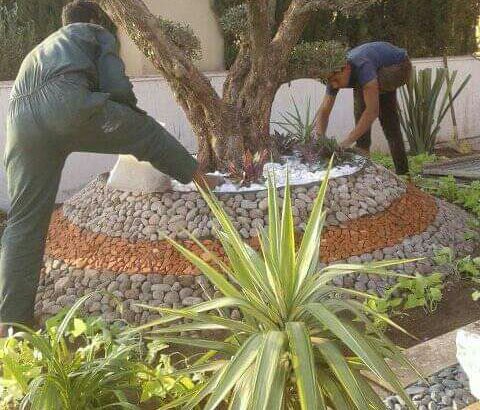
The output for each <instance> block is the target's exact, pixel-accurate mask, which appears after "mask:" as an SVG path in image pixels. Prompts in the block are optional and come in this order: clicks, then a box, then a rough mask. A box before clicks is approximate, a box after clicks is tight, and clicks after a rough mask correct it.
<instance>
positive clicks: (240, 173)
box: [229, 150, 269, 186]
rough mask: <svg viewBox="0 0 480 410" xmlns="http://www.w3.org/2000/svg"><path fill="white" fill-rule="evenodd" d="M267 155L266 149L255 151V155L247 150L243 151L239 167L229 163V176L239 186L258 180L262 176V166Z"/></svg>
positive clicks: (248, 184)
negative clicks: (240, 166)
mask: <svg viewBox="0 0 480 410" xmlns="http://www.w3.org/2000/svg"><path fill="white" fill-rule="evenodd" d="M268 155H269V152H268V150H264V151H262V152H257V153H255V155H252V153H251V152H250V151H249V150H247V151H245V153H244V154H243V164H242V168H240V169H239V168H238V167H236V166H235V165H234V164H230V166H229V178H230V179H232V180H233V181H236V182H237V183H238V184H240V185H241V186H250V185H251V184H252V183H254V182H259V181H260V180H261V179H262V178H263V167H264V165H265V163H266V162H267V159H268Z"/></svg>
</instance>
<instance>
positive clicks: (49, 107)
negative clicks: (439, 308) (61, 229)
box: [0, 77, 197, 325]
mask: <svg viewBox="0 0 480 410" xmlns="http://www.w3.org/2000/svg"><path fill="white" fill-rule="evenodd" d="M72 152H97V153H109V154H132V155H134V156H135V157H137V158H138V159H139V160H141V161H149V162H151V163H152V165H153V166H155V167H156V168H157V169H159V170H160V171H162V172H164V173H166V174H169V175H171V176H172V177H174V178H176V179H178V180H179V181H181V182H185V183H186V182H189V181H190V180H191V178H192V175H193V173H194V171H195V169H196V167H197V163H196V161H195V159H194V158H192V156H191V155H190V154H189V153H188V152H187V151H186V149H185V148H184V147H183V146H182V145H181V144H180V143H179V142H177V140H176V139H175V138H174V137H173V136H171V135H170V134H169V133H168V132H167V131H166V130H165V129H164V128H163V127H162V126H161V125H160V124H158V123H157V122H156V121H155V120H154V119H153V118H151V117H149V116H147V115H145V114H142V113H140V112H139V111H138V110H136V109H134V108H131V107H129V106H127V105H123V104H118V103H116V102H114V101H112V100H110V99H109V97H108V95H106V94H102V93H92V92H90V91H89V90H88V89H87V88H86V87H84V86H82V85H77V84H75V83H74V82H72V81H71V79H65V78H62V77H59V78H57V79H54V80H53V81H50V82H49V83H47V84H44V85H42V86H41V87H38V89H36V90H35V91H34V92H32V93H30V94H28V95H23V96H13V98H12V100H11V103H10V109H9V114H8V120H7V144H6V150H5V167H6V175H7V183H8V191H9V196H10V199H11V208H10V211H9V215H8V222H7V227H6V229H5V232H4V235H3V238H2V250H1V258H0V322H1V323H23V324H27V325H31V324H32V323H33V318H34V304H35V296H36V291H37V287H38V282H39V275H40V270H41V267H42V264H43V254H44V249H45V242H46V237H47V232H48V226H49V223H50V218H51V214H52V212H53V209H54V205H55V197H56V194H57V190H58V186H59V183H60V178H61V173H62V168H63V166H64V164H65V160H66V159H67V157H68V155H69V154H70V153H72Z"/></svg>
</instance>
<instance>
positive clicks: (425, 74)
mask: <svg viewBox="0 0 480 410" xmlns="http://www.w3.org/2000/svg"><path fill="white" fill-rule="evenodd" d="M433 74H434V71H433V70H432V69H431V68H427V69H424V70H419V71H418V72H417V71H416V70H415V69H414V70H413V71H412V77H411V80H410V82H409V83H408V84H407V85H406V86H404V87H402V88H401V95H402V110H399V116H400V124H401V126H402V129H403V132H404V134H405V135H406V137H407V139H408V142H409V145H410V150H411V153H412V154H413V155H417V154H433V151H434V148H435V143H436V141H437V136H438V133H439V131H440V126H441V123H442V121H443V119H444V118H445V115H447V113H448V110H449V109H450V107H451V105H452V104H453V102H454V101H455V100H456V99H457V97H458V96H459V95H460V93H461V92H462V90H463V89H464V88H465V87H466V85H467V83H468V82H469V81H470V78H471V75H468V76H467V78H465V80H464V81H463V82H462V84H461V85H460V87H459V88H458V89H457V91H455V93H453V95H452V97H451V98H450V95H451V94H452V92H453V85H454V83H455V79H456V77H457V71H454V72H453V73H452V75H451V76H450V75H449V73H448V71H447V70H446V69H445V68H437V69H436V71H435V75H433Z"/></svg>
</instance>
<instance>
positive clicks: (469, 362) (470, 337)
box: [457, 330, 480, 399]
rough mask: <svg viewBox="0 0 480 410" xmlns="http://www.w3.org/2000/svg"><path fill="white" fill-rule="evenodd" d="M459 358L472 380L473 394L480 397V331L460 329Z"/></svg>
mask: <svg viewBox="0 0 480 410" xmlns="http://www.w3.org/2000/svg"><path fill="white" fill-rule="evenodd" d="M457 359H458V362H459V363H460V365H461V366H462V368H463V370H464V371H465V373H466V374H467V376H468V378H469V380H470V390H471V392H472V394H473V395H474V396H475V397H476V398H477V399H480V332H470V331H466V330H459V331H458V333H457Z"/></svg>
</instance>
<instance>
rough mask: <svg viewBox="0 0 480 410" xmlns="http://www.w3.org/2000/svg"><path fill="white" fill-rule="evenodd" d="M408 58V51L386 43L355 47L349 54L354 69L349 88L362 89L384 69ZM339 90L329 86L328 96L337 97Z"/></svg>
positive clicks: (378, 42) (380, 42)
mask: <svg viewBox="0 0 480 410" xmlns="http://www.w3.org/2000/svg"><path fill="white" fill-rule="evenodd" d="M407 58H408V54H407V51H406V50H404V49H403V48H398V47H395V46H394V45H393V44H390V43H387V42H384V41H375V42H372V43H365V44H362V45H361V46H358V47H355V48H353V49H352V50H350V51H349V52H348V54H347V61H348V63H349V64H350V66H351V67H352V74H351V76H350V83H349V85H348V88H360V87H363V86H364V85H365V84H367V83H368V82H370V81H372V80H374V79H375V78H377V72H378V70H379V69H380V68H382V67H388V66H391V65H395V64H400V63H402V62H404V61H405V60H406V59H407ZM337 93H338V89H334V88H332V87H331V86H330V85H327V94H328V95H332V96H335V95H337Z"/></svg>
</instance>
